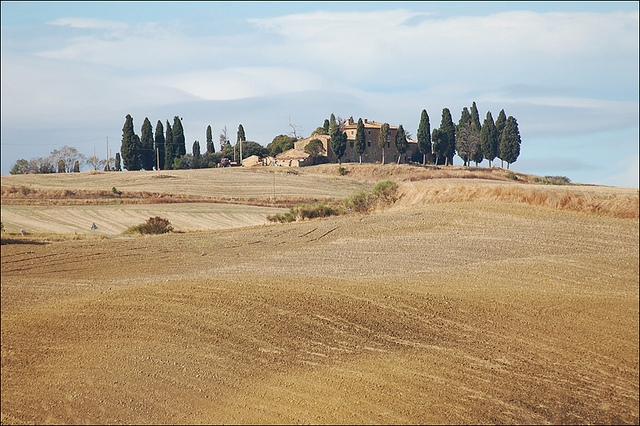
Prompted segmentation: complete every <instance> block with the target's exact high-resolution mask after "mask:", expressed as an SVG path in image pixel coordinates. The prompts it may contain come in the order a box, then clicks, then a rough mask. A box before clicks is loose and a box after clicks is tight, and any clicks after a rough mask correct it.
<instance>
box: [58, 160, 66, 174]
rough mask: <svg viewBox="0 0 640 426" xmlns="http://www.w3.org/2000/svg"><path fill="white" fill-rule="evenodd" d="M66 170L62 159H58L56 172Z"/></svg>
mask: <svg viewBox="0 0 640 426" xmlns="http://www.w3.org/2000/svg"><path fill="white" fill-rule="evenodd" d="M66 171H67V170H66V167H65V165H64V160H62V159H60V160H58V173H65V172H66Z"/></svg>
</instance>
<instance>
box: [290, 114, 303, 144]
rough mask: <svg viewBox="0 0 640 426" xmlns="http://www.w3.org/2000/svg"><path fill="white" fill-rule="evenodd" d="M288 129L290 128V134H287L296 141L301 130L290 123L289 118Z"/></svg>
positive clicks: (300, 135) (299, 136) (300, 134)
mask: <svg viewBox="0 0 640 426" xmlns="http://www.w3.org/2000/svg"><path fill="white" fill-rule="evenodd" d="M289 127H291V133H290V134H289V135H290V136H291V137H293V138H295V139H296V140H298V139H300V138H301V137H302V129H301V128H300V126H296V125H295V124H293V123H291V117H289Z"/></svg>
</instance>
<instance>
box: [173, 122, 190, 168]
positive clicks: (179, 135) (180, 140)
mask: <svg viewBox="0 0 640 426" xmlns="http://www.w3.org/2000/svg"><path fill="white" fill-rule="evenodd" d="M171 131H172V132H173V145H174V147H175V151H174V158H181V157H182V156H183V155H185V154H186V153H187V145H186V141H185V139H184V129H183V128H182V119H181V118H180V117H178V116H177V115H176V116H175V117H173V127H172V128H171ZM174 161H175V160H174Z"/></svg>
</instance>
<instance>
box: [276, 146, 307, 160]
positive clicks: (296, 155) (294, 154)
mask: <svg viewBox="0 0 640 426" xmlns="http://www.w3.org/2000/svg"><path fill="white" fill-rule="evenodd" d="M310 156H311V155H310V154H309V153H307V152H304V151H303V150H301V149H295V148H291V149H290V150H288V151H285V152H281V153H280V154H278V155H276V159H278V160H305V159H307V158H309V157H310Z"/></svg>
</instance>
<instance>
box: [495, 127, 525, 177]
mask: <svg viewBox="0 0 640 426" xmlns="http://www.w3.org/2000/svg"><path fill="white" fill-rule="evenodd" d="M521 143H522V141H521V139H520V131H519V130H518V122H517V121H516V119H515V118H514V117H512V116H509V118H507V122H506V123H505V126H504V130H503V131H502V135H501V136H500V145H499V146H498V151H499V157H500V159H501V160H503V161H506V162H507V169H508V168H509V164H512V163H515V162H516V160H517V159H518V156H519V155H520V144H521Z"/></svg>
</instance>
